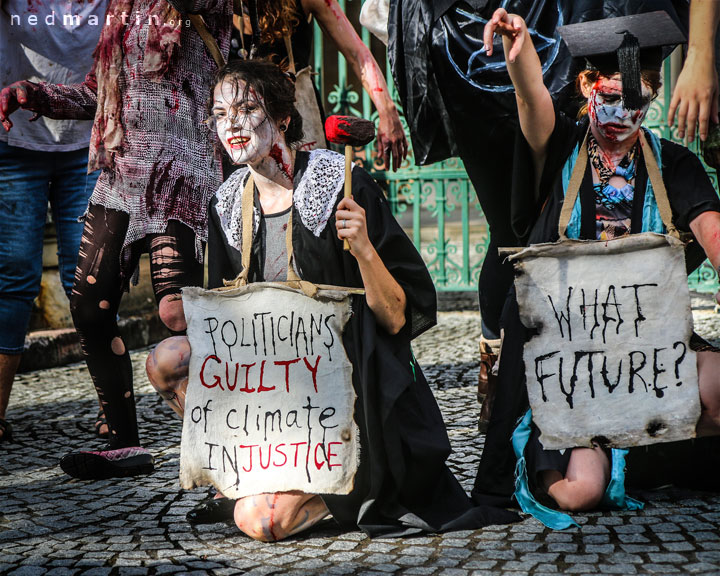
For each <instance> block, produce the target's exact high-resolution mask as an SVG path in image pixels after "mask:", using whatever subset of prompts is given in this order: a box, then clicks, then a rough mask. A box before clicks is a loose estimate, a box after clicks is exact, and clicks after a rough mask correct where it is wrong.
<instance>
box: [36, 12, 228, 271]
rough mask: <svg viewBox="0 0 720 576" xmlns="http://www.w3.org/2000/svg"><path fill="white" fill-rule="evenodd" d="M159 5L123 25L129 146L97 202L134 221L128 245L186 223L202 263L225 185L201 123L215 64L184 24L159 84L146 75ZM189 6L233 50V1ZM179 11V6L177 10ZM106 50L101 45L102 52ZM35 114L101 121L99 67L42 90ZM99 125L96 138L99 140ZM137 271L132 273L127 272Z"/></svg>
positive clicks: (101, 184)
mask: <svg viewBox="0 0 720 576" xmlns="http://www.w3.org/2000/svg"><path fill="white" fill-rule="evenodd" d="M117 1H118V0H112V1H111V2H110V5H109V7H108V13H112V12H113V5H114V4H116V3H117ZM157 1H161V0H135V2H134V5H133V13H132V14H131V15H129V16H128V18H127V23H126V25H125V27H124V34H123V37H122V42H123V67H122V70H121V72H120V75H119V78H118V87H117V94H118V95H119V97H120V98H122V101H123V102H122V108H121V122H122V125H123V136H124V141H123V145H122V148H121V150H120V151H118V153H116V154H115V155H114V158H113V162H112V163H111V165H110V166H109V167H106V168H103V170H102V172H101V174H100V177H99V178H98V181H97V185H96V187H95V191H94V192H93V195H92V197H91V198H90V203H91V204H99V205H101V206H105V207H107V208H111V209H114V210H121V211H123V212H126V213H128V214H129V215H130V223H129V226H128V231H127V235H126V237H125V240H124V244H123V262H126V261H127V258H128V255H129V250H127V248H128V246H129V245H130V244H132V243H133V242H135V241H136V240H140V239H142V238H144V237H145V235H146V234H153V233H162V232H164V231H165V229H166V226H167V223H168V221H169V220H177V221H179V222H182V223H183V224H185V225H186V226H188V227H189V228H191V229H192V230H193V231H194V232H195V236H196V240H195V243H196V245H195V248H196V257H197V258H198V260H201V259H202V242H204V241H205V240H206V239H207V206H208V203H209V201H210V198H211V196H212V195H213V193H214V192H215V191H216V190H217V188H218V187H219V186H220V184H221V183H222V168H221V163H220V160H219V157H218V155H217V154H216V152H215V149H214V146H213V141H212V134H211V133H210V131H209V128H208V127H207V126H206V125H205V124H204V123H203V121H204V120H205V119H206V118H207V112H206V102H207V99H208V97H209V95H210V89H211V83H212V78H213V75H214V74H215V72H216V70H217V65H216V64H215V61H214V60H213V58H212V56H211V55H210V53H209V52H208V50H207V48H206V46H205V44H204V43H203V41H202V39H201V38H200V36H199V35H198V33H197V32H196V30H195V29H194V28H193V27H192V25H191V24H190V22H189V20H187V19H186V18H184V19H183V21H182V24H181V26H182V32H181V35H180V42H179V44H178V45H177V46H176V47H175V50H174V51H173V54H172V56H171V57H170V61H169V65H168V69H167V72H166V73H165V74H164V75H163V76H162V77H161V78H160V79H152V78H150V76H149V75H148V74H145V72H144V69H143V61H144V58H145V53H146V50H147V37H148V29H149V23H148V18H147V15H148V13H149V12H150V10H151V8H152V7H153V6H154V5H155V3H156V2H157ZM183 7H184V8H187V9H188V11H190V12H200V13H201V14H202V15H203V17H204V19H205V22H206V24H207V27H208V29H209V31H210V33H211V34H212V35H213V37H214V38H215V39H216V40H217V42H218V44H219V46H220V49H221V51H222V52H223V54H224V55H227V53H228V50H229V46H230V25H231V20H232V2H230V0H188V1H186V2H185V3H184V6H183ZM178 8H179V6H178ZM98 48H99V49H100V48H101V47H100V46H99V47H98ZM40 88H41V94H39V97H38V99H37V100H38V102H37V105H35V106H33V108H34V111H36V112H38V113H40V114H42V115H44V116H48V117H50V118H78V119H93V118H95V108H96V106H97V82H96V79H95V72H94V68H93V71H91V72H90V73H89V74H88V75H87V77H86V78H85V81H84V82H82V83H80V84H72V85H57V84H45V83H42V84H40ZM100 137H101V134H100V133H99V130H98V126H97V122H96V123H95V125H94V126H93V134H92V138H93V139H97V138H100ZM124 272H125V273H131V272H132V271H127V270H126V271H124Z"/></svg>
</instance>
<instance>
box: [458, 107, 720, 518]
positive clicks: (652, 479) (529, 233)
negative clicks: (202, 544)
mask: <svg viewBox="0 0 720 576" xmlns="http://www.w3.org/2000/svg"><path fill="white" fill-rule="evenodd" d="M587 129H588V121H587V118H586V119H585V120H583V121H582V122H579V123H575V122H574V121H572V120H570V119H569V118H568V117H566V116H565V115H563V114H562V113H560V112H559V111H558V110H556V122H555V128H554V130H553V133H552V135H551V137H550V141H549V143H548V147H547V149H548V153H547V158H546V161H545V166H544V171H543V174H542V177H541V179H540V186H539V190H540V191H544V193H543V192H538V191H537V190H536V187H535V185H534V177H535V176H534V174H533V169H532V157H531V151H530V147H529V145H528V144H527V142H526V140H525V139H524V138H523V136H522V133H519V135H518V138H517V143H516V148H515V161H516V162H517V163H518V165H522V166H525V167H526V169H525V170H519V171H517V173H516V176H515V178H514V182H513V223H514V226H515V228H516V230H517V232H518V234H519V235H521V236H525V237H526V238H527V241H528V244H538V243H544V242H555V241H557V240H558V222H559V218H560V211H561V208H562V204H563V200H564V198H565V193H564V190H563V187H562V181H561V170H562V167H563V165H564V164H565V160H566V159H567V157H568V156H569V154H570V151H571V150H572V149H573V148H574V147H575V146H576V145H577V144H578V142H580V141H582V139H583V137H584V136H585V133H586V132H587ZM660 145H661V159H659V161H658V163H662V177H663V182H664V183H665V186H666V188H667V192H668V199H669V201H670V207H671V209H672V213H673V222H674V224H675V225H676V226H677V228H678V229H679V230H680V231H681V232H689V223H690V222H691V221H692V220H693V219H694V218H695V217H697V216H698V215H699V214H701V213H702V212H706V211H716V212H720V200H718V196H717V193H716V192H715V190H714V188H713V186H712V183H711V182H710V179H709V178H708V176H707V174H706V173H705V170H704V168H703V166H702V164H701V163H700V161H699V159H698V158H697V157H696V156H695V155H694V154H693V153H692V152H690V151H689V150H688V149H687V148H685V147H683V146H679V145H678V144H675V143H673V142H670V141H668V140H664V139H661V141H660ZM637 162H638V165H637V172H636V176H635V194H634V198H633V213H632V222H631V230H632V233H637V232H638V231H640V230H641V229H642V207H643V202H644V194H645V185H646V182H647V178H648V176H647V169H646V167H645V162H644V159H643V156H642V153H641V154H640V155H639V156H638V161H637ZM579 197H580V204H581V207H582V212H581V225H580V238H581V239H584V240H594V239H595V235H596V229H595V193H594V190H593V185H592V173H591V166H590V163H589V162H588V165H587V168H586V172H585V176H584V178H583V181H582V184H581V186H580V191H579ZM704 259H705V255H704V252H703V251H702V248H701V247H700V246H699V244H698V243H697V242H695V241H692V242H691V243H690V244H689V245H688V246H687V247H686V251H685V260H686V265H687V269H688V272H690V271H692V270H693V269H695V268H696V267H697V266H698V265H699V264H700V263H702V261H703V260H704ZM501 322H502V326H503V329H504V331H505V338H504V340H503V347H502V356H501V361H500V369H499V372H498V378H499V380H498V385H497V396H496V397H495V403H494V405H493V412H492V417H491V420H490V423H489V426H488V431H487V436H486V439H485V445H484V449H483V454H482V458H481V460H480V465H479V468H478V473H477V477H476V479H475V486H474V487H473V491H472V497H473V500H475V501H476V502H482V503H494V504H509V499H510V497H511V496H512V494H513V492H514V489H515V487H514V471H515V462H516V460H515V455H514V452H513V449H512V445H511V443H510V438H511V436H512V433H513V430H514V429H515V426H516V424H517V421H518V419H519V418H520V417H522V415H523V414H524V413H525V411H526V410H527V408H528V405H529V403H528V396H527V388H526V385H525V364H524V363H523V360H522V358H523V347H524V345H525V342H526V341H528V340H529V339H530V337H531V336H532V334H531V333H530V331H529V330H528V329H526V328H525V326H524V325H523V324H522V322H521V321H520V313H519V309H518V304H517V300H516V298H515V290H514V288H513V289H512V290H511V291H510V293H509V295H508V298H507V299H506V302H505V306H504V309H503V313H502V320H501ZM719 440H720V438H717V439H716V438H703V439H699V440H696V441H694V442H692V441H685V442H675V443H671V444H659V445H653V446H648V447H639V448H633V449H631V450H630V453H629V455H628V457H627V459H626V462H627V474H626V483H627V484H628V486H641V487H642V486H651V485H660V484H662V483H667V482H668V481H670V482H674V483H676V484H680V485H682V484H685V485H688V484H690V485H694V486H698V487H707V486H710V484H709V482H712V481H714V480H715V478H716V476H715V475H708V474H706V472H705V471H706V470H711V469H712V468H713V467H714V466H718V465H720V451H718V449H717V448H718V446H719V444H720V442H719ZM683 453H684V457H683V458H682V459H677V457H678V455H681V454H683ZM669 455H674V456H673V457H674V458H676V460H675V461H674V462H673V461H672V458H670V459H668V456H669ZM693 461H694V462H693ZM663 471H665V472H667V473H666V474H663ZM528 472H529V473H531V471H530V470H529V471H528ZM648 474H649V475H650V476H648ZM658 482H659V484H658Z"/></svg>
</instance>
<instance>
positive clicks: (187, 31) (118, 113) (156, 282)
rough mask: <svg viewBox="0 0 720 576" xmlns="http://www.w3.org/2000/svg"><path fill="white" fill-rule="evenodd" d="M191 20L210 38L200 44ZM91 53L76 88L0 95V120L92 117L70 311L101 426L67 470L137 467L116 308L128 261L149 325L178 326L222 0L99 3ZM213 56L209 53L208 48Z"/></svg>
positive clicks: (210, 179)
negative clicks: (144, 269)
mask: <svg viewBox="0 0 720 576" xmlns="http://www.w3.org/2000/svg"><path fill="white" fill-rule="evenodd" d="M193 15H200V16H202V18H203V21H204V27H205V28H207V31H208V33H209V34H208V36H212V37H213V39H214V41H215V44H217V46H215V47H214V48H215V51H216V52H217V53H213V51H212V50H211V48H210V45H211V44H212V43H211V42H210V41H209V40H204V39H203V38H202V37H201V35H200V33H199V32H198V29H197V27H196V26H197V25H193V24H192V20H193V19H195V20H196V21H197V19H196V18H193ZM102 24H103V25H102V26H101V28H102V33H101V34H100V39H99V40H98V44H97V48H96V49H95V52H94V56H95V61H94V64H93V65H92V66H90V67H89V73H88V74H87V76H86V77H85V79H84V80H83V81H81V82H77V83H75V84H51V83H45V82H41V83H33V82H28V81H20V82H16V83H14V84H12V85H10V86H8V87H6V88H4V89H3V90H2V92H0V122H5V123H7V120H8V116H9V115H10V114H11V113H13V112H14V111H15V110H17V109H18V107H22V108H25V109H26V110H31V111H33V112H36V113H37V114H39V115H43V116H49V117H52V118H76V119H78V118H82V119H92V118H94V124H93V130H92V135H91V140H90V152H89V166H90V168H92V169H101V173H100V176H99V177H98V181H97V185H96V186H95V190H94V191H93V194H92V196H91V198H90V202H89V205H88V208H87V211H86V213H85V218H84V220H85V226H84V229H83V236H82V240H81V242H80V251H79V254H78V263H77V267H76V270H75V280H74V284H73V289H72V294H71V300H70V311H71V312H72V316H73V323H74V324H75V329H76V330H77V332H78V334H79V336H80V344H81V345H82V349H83V352H84V354H85V359H86V362H87V365H88V370H89V372H90V375H91V377H92V380H93V384H94V385H95V389H96V391H97V394H98V398H99V399H100V402H101V404H102V407H103V410H104V413H105V416H106V417H107V421H108V424H109V428H110V430H109V441H108V444H107V445H106V446H105V447H104V448H103V449H100V450H81V451H77V452H72V453H70V454H66V455H65V456H64V457H63V458H62V459H61V460H60V467H61V468H62V469H63V470H64V471H65V472H66V473H67V474H69V475H70V476H73V477H75V478H80V479H95V480H98V479H106V478H111V477H126V476H135V475H138V474H148V473H150V472H152V470H153V469H154V460H153V457H152V454H150V452H149V451H148V450H146V449H145V448H143V447H142V446H141V444H140V431H139V428H138V423H137V411H136V406H135V394H134V388H133V372H132V363H131V360H130V354H129V352H128V350H127V347H126V346H125V343H124V341H123V339H122V337H121V335H120V331H119V327H118V323H117V312H118V308H119V306H120V300H121V298H122V295H123V294H124V292H127V291H128V290H129V288H130V284H131V283H132V281H133V278H137V276H136V271H137V268H138V262H139V259H140V256H141V255H142V253H144V252H148V253H149V255H150V276H151V281H152V286H153V291H154V293H155V300H156V303H157V305H158V314H159V316H160V319H161V321H162V322H163V324H165V326H166V327H167V328H168V329H169V330H170V332H171V333H173V334H182V333H184V331H185V327H186V325H185V316H184V314H183V308H182V299H181V296H180V290H181V289H182V288H183V287H185V286H200V285H202V281H203V264H202V262H203V260H202V259H203V250H204V243H205V240H206V238H207V204H208V202H209V199H210V197H211V195H212V194H213V193H214V191H215V190H216V189H217V187H218V186H219V185H220V183H221V182H222V178H221V167H220V163H219V159H218V157H217V155H216V153H215V150H214V149H213V147H212V144H210V142H209V139H208V127H207V126H206V125H205V124H204V121H205V120H206V119H207V112H206V110H205V101H206V99H207V97H208V96H209V90H210V78H211V77H212V75H213V74H214V72H215V71H216V69H217V61H218V60H222V58H224V57H225V55H226V54H227V53H228V49H229V45H230V26H231V25H232V3H231V2H230V1H229V0H186V1H180V0H178V1H175V0H170V1H166V0H110V2H109V4H108V10H107V14H106V15H105V18H104V20H103V23H102ZM218 53H219V54H218Z"/></svg>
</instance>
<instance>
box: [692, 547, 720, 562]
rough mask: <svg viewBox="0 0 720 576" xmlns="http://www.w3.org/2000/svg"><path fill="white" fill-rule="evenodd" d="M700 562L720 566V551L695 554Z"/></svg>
mask: <svg viewBox="0 0 720 576" xmlns="http://www.w3.org/2000/svg"><path fill="white" fill-rule="evenodd" d="M695 556H696V557H697V559H698V560H702V561H703V562H714V563H717V564H720V550H718V551H715V552H697V553H696V554H695Z"/></svg>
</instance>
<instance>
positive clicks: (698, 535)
mask: <svg viewBox="0 0 720 576" xmlns="http://www.w3.org/2000/svg"><path fill="white" fill-rule="evenodd" d="M688 535H689V536H690V537H692V538H693V540H695V541H696V542H707V541H708V540H720V534H718V533H717V532H690V533H689V534H688Z"/></svg>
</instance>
